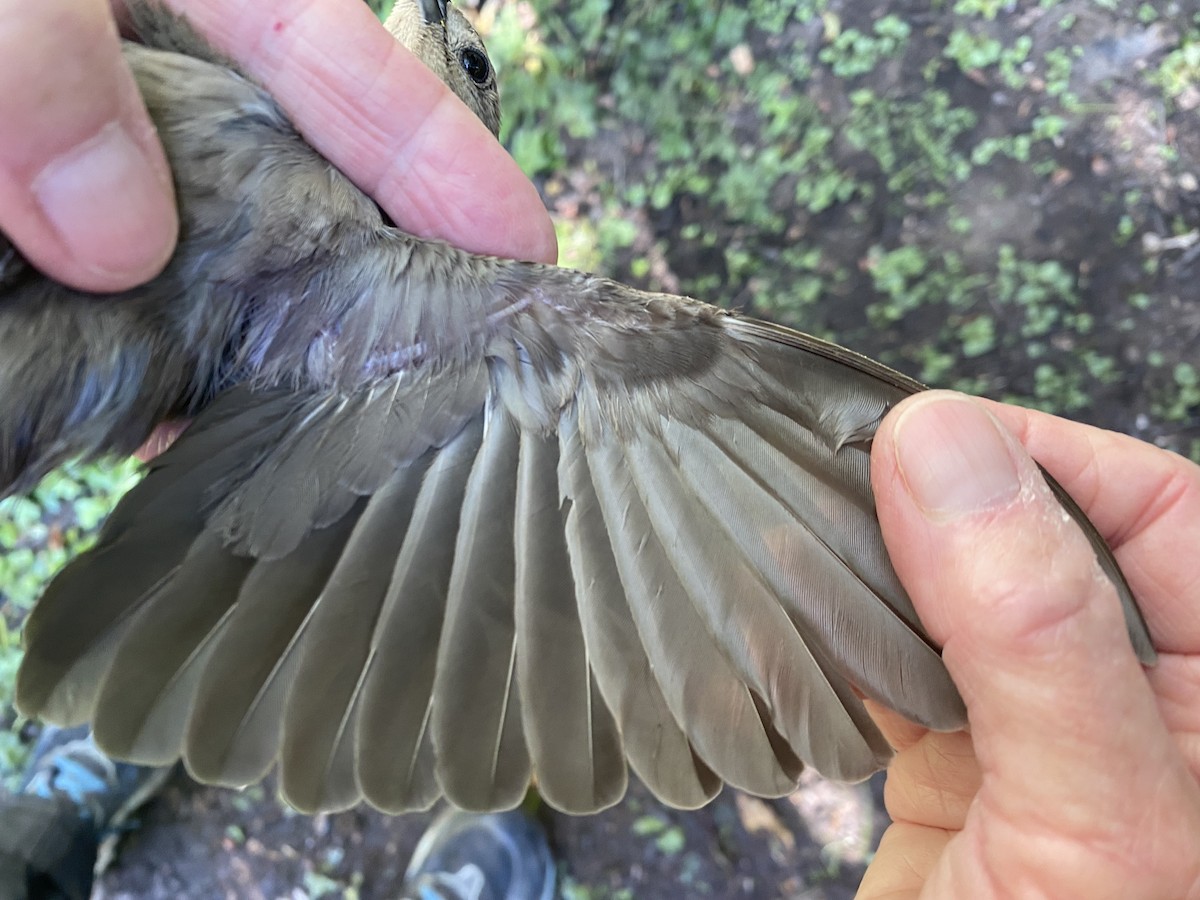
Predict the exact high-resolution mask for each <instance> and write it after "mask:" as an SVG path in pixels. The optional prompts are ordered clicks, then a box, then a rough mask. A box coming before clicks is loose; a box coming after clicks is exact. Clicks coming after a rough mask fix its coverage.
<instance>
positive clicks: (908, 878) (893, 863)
mask: <svg viewBox="0 0 1200 900" xmlns="http://www.w3.org/2000/svg"><path fill="white" fill-rule="evenodd" d="M952 836H953V835H952V834H950V833H949V832H946V831H942V830H941V829H940V828H928V827H925V826H922V825H912V824H910V823H907V822H901V823H896V824H894V825H891V826H889V827H888V830H887V831H885V832H884V833H883V838H882V839H881V840H880V842H879V849H878V850H877V851H875V859H874V860H873V861H872V862H871V865H870V866H869V867H868V868H867V871H866V874H865V875H864V876H863V880H862V884H861V885H859V888H858V893H857V894H855V895H854V896H855V900H883V898H886V900H905V898H908V897H917V896H919V895H920V894H921V890H922V888H923V887H924V886H925V882H926V881H927V880H928V878H929V874H930V872H932V871H933V868H934V866H935V865H937V861H938V860H939V859H940V858H941V856H942V853H943V852H944V851H945V849H946V844H948V843H949V842H950V838H951V837H952Z"/></svg>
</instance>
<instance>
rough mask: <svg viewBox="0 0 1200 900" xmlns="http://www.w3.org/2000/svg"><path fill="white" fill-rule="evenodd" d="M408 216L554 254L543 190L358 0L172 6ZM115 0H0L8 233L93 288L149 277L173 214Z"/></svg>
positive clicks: (2, 218) (402, 219)
mask: <svg viewBox="0 0 1200 900" xmlns="http://www.w3.org/2000/svg"><path fill="white" fill-rule="evenodd" d="M168 2H169V5H170V6H172V7H173V8H174V9H176V10H180V11H186V13H187V16H188V18H189V19H190V20H191V21H192V23H193V24H194V25H195V26H196V27H197V28H198V30H199V31H201V32H202V33H203V34H204V35H206V36H207V37H208V39H209V40H210V41H212V42H213V44H214V45H215V46H216V47H217V48H218V49H219V50H220V51H221V52H222V53H224V54H226V55H227V56H229V57H230V58H231V59H234V60H236V61H238V63H239V64H240V65H241V66H242V68H243V70H244V71H245V72H246V73H247V74H249V75H250V76H251V77H252V78H254V79H256V80H257V81H259V82H260V83H261V84H263V85H264V86H265V87H267V89H268V90H270V91H271V93H272V94H273V95H274V96H275V98H276V99H277V100H278V101H279V103H280V104H281V105H282V106H283V107H284V108H285V109H286V110H287V112H288V114H289V115H290V116H291V118H292V120H293V122H294V123H295V124H296V126H297V127H298V128H299V129H300V131H301V132H302V133H303V134H304V135H305V137H306V138H307V139H308V141H309V142H310V143H312V144H313V146H315V147H316V148H317V149H318V150H320V151H321V152H322V153H323V154H324V155H325V156H326V157H327V158H328V159H330V160H331V161H332V162H333V163H334V164H336V165H337V166H338V167H339V168H340V169H342V171H344V172H345V173H346V174H347V175H349V176H350V178H351V179H353V180H354V181H355V183H356V184H358V185H359V187H361V188H362V189H363V190H364V191H366V192H367V193H368V194H370V195H372V196H373V197H374V198H375V199H376V200H377V201H378V202H379V204H380V205H381V206H382V207H383V208H384V209H385V210H386V211H387V213H388V214H389V215H390V216H391V218H392V219H393V221H395V222H397V224H399V225H400V227H402V228H404V229H406V230H408V231H411V232H413V233H414V234H418V235H423V236H432V237H440V238H443V239H445V240H448V241H450V242H452V243H455V244H458V245H459V246H462V247H464V248H466V249H468V250H474V251H476V252H480V253H491V254H497V255H502V256H514V257H519V258H525V259H533V260H539V261H544V262H553V261H554V260H555V258H556V253H557V250H556V244H555V238H554V231H553V227H552V225H551V223H550V219H549V216H548V215H547V213H546V211H545V208H544V207H543V205H542V202H541V200H540V199H539V197H538V195H537V192H536V190H535V189H534V187H533V186H532V185H531V184H530V183H529V181H528V180H527V179H526V178H525V177H524V175H522V174H521V172H520V170H519V169H518V168H517V166H516V164H515V163H514V162H513V161H512V159H511V158H510V157H509V156H508V155H507V154H506V153H505V152H504V150H503V149H502V148H501V147H500V145H499V144H498V143H496V141H495V140H494V139H493V138H492V137H491V135H490V134H489V133H488V132H487V130H486V129H485V128H484V127H483V126H482V125H481V124H480V123H479V122H478V121H477V120H476V119H475V118H474V116H472V115H471V114H470V113H469V112H468V111H467V110H466V108H465V107H463V106H462V105H461V104H460V103H459V102H458V101H457V99H455V98H454V97H453V95H452V94H451V93H450V91H449V90H448V89H447V88H446V87H445V86H444V85H443V84H442V83H441V82H440V81H438V80H437V79H436V78H435V77H434V76H433V75H432V74H431V73H430V72H429V71H428V70H426V69H425V68H424V66H422V65H421V64H420V63H419V62H418V61H417V60H416V58H415V57H413V56H412V55H411V54H409V53H408V52H407V51H406V50H404V48H403V47H401V46H400V45H399V44H398V43H397V42H396V41H395V39H393V38H392V37H391V36H390V35H388V34H387V33H386V32H385V31H384V30H383V29H382V28H381V27H380V26H379V23H378V22H377V21H376V20H375V17H374V16H373V15H372V14H371V12H370V10H369V9H368V8H367V6H366V4H365V3H363V2H361V0H314V2H311V3H305V4H295V3H291V2H288V0H259V2H255V3H246V2H242V0H168ZM123 21H124V8H123V6H122V4H121V2H120V0H113V2H112V3H111V4H110V3H109V2H108V0H38V2H36V3H30V2H28V0H0V121H2V122H4V123H5V124H4V128H3V130H2V131H0V231H3V232H4V233H5V234H7V235H8V236H9V237H10V238H11V239H12V241H13V243H14V244H16V246H17V247H18V248H19V249H20V250H21V252H22V253H23V254H24V255H25V256H26V257H27V258H28V259H29V260H30V261H31V262H32V263H33V264H34V265H36V266H38V267H39V268H40V269H42V270H44V271H46V272H47V273H48V274H50V275H52V276H54V277H55V278H57V279H59V280H61V281H64V282H66V283H68V284H71V285H72V286H74V287H78V288H81V289H84V290H92V291H116V290H122V289H125V288H128V287H132V286H133V285H135V284H137V283H140V282H142V281H146V280H148V279H149V278H151V277H153V276H154V275H155V274H157V273H158V271H159V270H161V268H162V267H163V266H164V265H165V264H166V262H167V259H168V258H169V257H170V254H171V252H172V250H173V249H174V244H175V238H176V231H177V228H178V221H177V218H176V214H175V206H174V197H173V193H172V189H171V180H170V175H169V171H168V168H167V163H166V160H165V158H164V156H163V152H162V148H161V146H160V145H159V143H158V139H157V137H156V136H155V134H154V130H153V126H152V125H151V124H150V121H149V119H148V118H147V115H146V111H145V108H144V106H143V104H142V101H141V98H140V96H139V94H138V92H137V88H136V85H135V84H134V81H133V76H132V75H131V74H130V72H129V69H128V67H127V66H126V65H125V63H124V61H123V59H122V57H121V53H120V43H119V41H118V37H117V24H116V23H118V22H123Z"/></svg>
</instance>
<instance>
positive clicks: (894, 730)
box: [863, 697, 929, 753]
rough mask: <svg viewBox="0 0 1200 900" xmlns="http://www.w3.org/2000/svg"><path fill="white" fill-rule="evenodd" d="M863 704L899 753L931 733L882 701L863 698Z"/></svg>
mask: <svg viewBox="0 0 1200 900" xmlns="http://www.w3.org/2000/svg"><path fill="white" fill-rule="evenodd" d="M863 705H864V706H865V707H866V708H867V712H868V713H870V715H871V719H872V721H874V723H875V724H876V726H878V728H879V730H880V731H881V732H883V736H884V738H886V739H887V742H888V743H889V744H891V745H892V748H893V749H894V750H896V751H897V752H898V753H899V752H902V751H904V750H907V749H908V748H909V747H911V746H912V745H913V744H915V743H916V742H917V741H919V740H921V738H923V737H925V735H927V734H928V733H929V729H928V728H923V727H922V726H920V725H918V724H916V723H915V722H910V721H908V719H906V718H904V716H902V715H900V713H898V712H896V711H895V710H894V709H888V708H887V707H886V706H884V705H883V704H881V703H876V702H875V701H874V700H870V699H868V698H865V697H864V698H863Z"/></svg>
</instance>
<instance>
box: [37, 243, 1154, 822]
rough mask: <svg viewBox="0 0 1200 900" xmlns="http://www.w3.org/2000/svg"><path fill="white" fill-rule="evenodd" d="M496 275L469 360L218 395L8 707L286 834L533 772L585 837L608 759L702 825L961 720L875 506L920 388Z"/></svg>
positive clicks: (157, 471) (604, 286)
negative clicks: (216, 794)
mask: <svg viewBox="0 0 1200 900" xmlns="http://www.w3.org/2000/svg"><path fill="white" fill-rule="evenodd" d="M431 252H432V251H431ZM496 265H499V264H496ZM496 271H497V272H499V273H500V274H499V275H498V276H497V277H496V280H495V287H496V290H497V291H498V292H499V294H501V295H503V302H502V303H501V304H499V305H498V306H496V307H495V309H494V310H493V312H492V313H491V314H489V316H488V317H487V319H488V321H489V322H490V323H491V330H490V331H489V332H488V337H487V339H486V341H483V342H482V343H480V344H479V347H480V348H481V349H480V352H479V353H477V354H466V355H452V356H451V357H448V358H441V357H437V356H436V355H435V356H433V357H428V358H425V359H424V361H423V362H421V363H420V365H416V366H413V367H408V368H401V369H399V370H398V371H395V372H392V373H390V374H387V375H384V376H380V377H378V378H372V379H369V380H367V381H365V382H364V383H362V384H360V385H358V386H357V387H354V388H352V389H345V388H342V389H336V390H335V389H332V388H331V389H327V390H316V389H310V390H307V391H306V392H304V393H296V392H295V391H294V389H289V388H288V387H286V386H285V387H277V388H267V389H264V388H261V387H260V388H258V389H251V388H250V387H241V388H237V389H234V390H231V391H229V392H228V393H226V394H225V395H224V396H222V397H220V398H218V400H217V401H216V402H215V403H214V405H213V406H212V407H210V408H209V409H208V410H207V411H206V412H205V413H204V414H203V415H201V416H200V417H199V419H198V420H197V421H196V423H195V424H194V425H193V427H192V428H191V429H190V430H189V431H187V432H186V433H185V434H184V436H183V437H182V438H181V439H180V440H179V441H178V443H177V444H176V445H175V446H174V447H173V448H172V449H171V450H170V451H168V452H167V453H166V454H164V455H163V456H162V457H161V458H160V459H159V460H158V461H156V463H155V464H154V465H153V467H152V469H151V471H150V473H149V475H148V476H147V477H146V479H145V480H144V481H143V482H142V483H141V484H140V485H139V486H138V487H137V488H135V489H134V490H133V491H132V492H131V493H130V494H129V495H128V496H127V497H126V499H125V500H124V501H123V502H122V503H121V505H120V506H119V507H118V509H117V510H116V512H115V513H114V514H113V516H112V518H111V520H110V521H109V522H108V524H107V525H106V527H105V529H104V531H103V533H102V535H101V537H100V539H99V542H98V543H97V545H96V547H95V548H94V549H93V550H91V551H90V552H89V553H87V554H86V555H84V556H83V557H81V558H80V559H79V560H77V561H76V562H75V563H73V564H72V565H71V566H69V567H68V568H67V569H66V570H65V571H64V573H63V574H62V575H60V576H59V578H58V579H57V580H56V581H55V582H54V583H53V584H52V585H51V587H50V589H49V590H48V592H47V594H46V596H45V597H44V598H43V599H42V600H41V601H40V603H39V604H38V607H37V608H36V610H35V611H34V613H33V615H32V616H31V618H30V619H29V622H28V624H27V627H26V635H27V641H28V651H27V655H26V659H25V662H24V665H23V667H22V670H21V673H20V678H19V681H18V700H19V703H20V705H21V707H22V709H23V710H25V711H26V712H28V713H30V714H37V715H44V716H47V717H50V718H55V719H58V720H62V721H67V722H73V721H79V720H84V719H88V718H91V719H93V721H94V723H95V729H96V736H97V740H98V741H99V742H100V743H101V745H102V746H103V747H105V749H107V750H108V751H109V752H111V753H113V754H114V755H117V756H121V757H127V758H131V759H134V760H139V761H143V762H148V763H162V762H166V761H168V760H170V759H174V758H176V757H178V756H182V757H183V758H184V760H185V761H186V762H187V764H188V766H189V767H190V769H191V770H192V772H193V773H194V774H196V775H197V776H198V777H199V778H201V779H202V780H205V781H211V782H217V783H222V784H235V785H240V784H246V783H248V782H251V781H254V780H256V779H257V778H259V777H260V776H261V775H262V774H264V773H265V772H266V771H267V770H268V768H269V767H270V766H271V765H272V764H273V763H274V762H276V761H278V762H279V763H280V767H281V780H282V786H283V791H284V794H285V796H286V797H287V799H288V800H289V801H291V802H292V803H293V804H295V805H296V806H297V807H299V808H300V809H303V810H316V809H332V808H341V807H346V806H349V805H352V804H354V803H356V802H358V801H359V800H360V799H363V798H365V799H366V800H367V801H369V802H370V803H372V804H373V805H375V806H378V807H380V808H382V809H385V810H391V811H399V810H405V809H413V808H421V807H425V806H428V805H429V804H430V803H432V802H433V801H434V800H435V799H436V798H438V797H439V796H442V795H445V796H446V797H448V798H449V799H450V800H451V801H452V802H454V803H455V804H457V805H459V806H461V807H464V808H469V809H496V808H502V807H508V806H512V805H515V804H516V803H518V802H519V801H520V799H521V797H522V796H523V794H524V792H525V790H526V789H527V787H528V785H529V783H530V779H531V777H532V778H533V779H535V780H536V782H537V784H538V787H539V789H540V791H541V792H542V794H543V795H544V796H545V798H546V799H547V800H548V801H549V802H550V803H552V804H553V805H555V806H557V807H559V808H561V809H564V810H568V811H572V812H588V811H593V810H597V809H601V808H603V807H605V806H608V805H610V804H612V803H614V802H616V800H618V799H619V798H620V797H621V796H622V794H623V792H624V789H625V785H626V778H627V775H626V764H627V763H628V765H630V766H632V768H633V769H634V771H635V772H636V773H637V774H638V775H639V776H640V777H641V778H642V779H643V780H644V781H645V782H646V784H647V785H648V786H649V787H650V789H651V790H652V791H654V792H655V793H656V794H657V795H658V796H659V797H661V798H662V799H663V800H665V801H667V802H668V803H672V804H674V805H677V806H682V807H694V806H697V805H699V804H702V803H704V802H705V801H706V800H708V799H709V798H711V797H712V796H713V795H714V794H715V792H716V791H717V790H718V789H719V786H720V784H721V782H722V781H727V782H729V783H730V784H733V785H735V786H737V787H739V788H743V789H746V790H749V791H752V792H755V793H758V794H763V795H779V794H783V793H785V792H787V791H789V790H791V789H792V788H793V786H794V785H795V783H796V780H797V777H798V775H799V772H800V770H801V767H802V765H803V764H811V765H813V766H814V767H815V768H817V769H818V770H819V771H820V772H822V773H823V774H825V775H828V776H831V777H837V778H843V779H849V780H854V779H861V778H863V777H865V776H867V775H868V774H870V773H871V772H872V771H874V770H876V769H877V768H879V767H880V766H882V765H883V764H885V762H886V760H887V759H888V758H889V755H890V752H891V751H890V748H889V747H888V745H887V743H886V742H885V740H884V739H883V737H882V735H881V734H880V733H879V731H878V730H877V729H876V728H875V726H874V725H873V723H872V722H871V720H870V719H869V717H868V716H867V714H866V711H865V709H864V707H863V705H862V703H861V702H860V700H859V695H860V693H861V694H865V695H866V696H869V697H872V698H876V699H878V700H881V701H882V702H884V703H886V704H887V705H889V706H891V707H893V708H895V709H897V710H899V711H900V712H902V713H903V714H905V715H906V716H908V717H910V718H912V719H914V720H915V721H917V722H920V723H921V724H923V725H926V726H929V727H932V728H937V729H952V728H956V727H959V726H961V725H962V724H963V723H964V719H965V714H964V709H963V705H962V702H961V700H960V698H959V695H958V693H957V691H956V690H955V688H954V685H953V684H952V683H951V681H950V679H949V677H948V675H947V673H946V670H945V668H944V666H943V664H942V661H941V658H940V656H939V653H938V650H937V648H935V647H934V646H932V645H931V643H930V641H929V639H928V637H927V636H926V634H925V633H924V631H923V630H922V628H921V625H920V623H919V622H918V620H917V617H916V615H915V613H914V610H913V607H912V605H911V603H910V601H909V599H908V597H907V596H906V595H905V593H904V591H903V589H902V588H901V586H900V584H899V582H898V580H897V578H896V575H895V573H894V572H893V570H892V568H891V565H890V563H889V561H888V558H887V555H886V552H885V550H884V546H883V542H882V539H881V536H880V530H879V524H878V522H877V520H876V517H875V510H874V502H873V498H872V495H871V492H870V484H869V472H868V463H869V444H870V441H871V438H872V436H873V434H874V432H875V429H876V427H877V425H878V423H879V421H880V420H881V418H882V417H883V415H884V414H885V412H886V411H887V410H888V408H889V407H890V406H891V405H893V404H894V403H895V402H897V401H898V400H899V399H901V398H902V397H904V396H905V395H907V394H909V393H912V392H913V391H914V390H917V389H919V387H920V386H919V385H917V384H916V383H915V382H912V381H910V380H908V379H906V378H904V377H903V376H900V375H898V374H897V373H894V372H892V371H891V370H889V369H887V368H885V367H883V366H881V365H879V364H877V363H873V362H871V361H869V360H865V359H863V358H861V357H858V356H857V355H855V354H852V353H850V352H849V351H845V350H843V349H841V348H837V347H834V346H832V345H829V344H825V343H823V342H820V341H817V340H816V339H813V338H810V337H807V336H805V335H801V334H798V333H796V332H792V331H789V330H786V329H782V328H778V327H775V326H771V325H767V324H765V323H761V322H755V321H753V320H748V319H740V318H737V317H732V316H726V315H723V314H721V313H719V312H718V311H716V310H714V309H713V308H711V307H707V306H704V305H702V304H698V303H695V302H692V301H682V300H680V299H679V298H669V297H662V296H658V295H648V294H640V293H638V292H635V291H632V290H631V289H628V288H624V287H621V286H619V285H614V284H612V283H611V282H605V281H603V280H600V279H593V278H585V277H583V276H579V275H577V274H575V273H569V272H566V271H565V270H555V269H546V268H541V267H532V266H523V265H520V264H512V265H511V266H510V267H509V268H499V269H497V270H496ZM506 273H507V274H506ZM513 273H515V274H513ZM426 288H428V283H427V284H426ZM417 293H419V291H418V292H417ZM405 296H406V298H407V299H408V301H409V302H417V301H416V299H415V294H414V293H413V292H412V291H410V292H409V294H406V295H405ZM429 296H430V295H429V294H428V292H427V294H426V299H427V301H428V298H429ZM447 302H448V301H447ZM410 358H415V357H413V356H412V354H410ZM1074 512H1075V513H1076V514H1077V517H1078V515H1079V514H1078V511H1077V510H1074ZM1093 534H1094V532H1093ZM1101 546H1102V542H1101ZM1104 552H1105V553H1107V551H1106V550H1105V551H1104ZM1113 571H1114V572H1115V571H1116V570H1115V568H1114V569H1113ZM1117 577H1119V572H1118V573H1117ZM1124 596H1125V599H1126V602H1127V604H1129V605H1132V600H1131V599H1130V598H1128V594H1127V592H1126V594H1125V595H1124ZM1133 608H1134V610H1135V612H1134V616H1135V617H1136V607H1133ZM1137 622H1138V623H1140V619H1138V620H1137ZM1131 630H1133V631H1135V632H1136V631H1137V627H1135V624H1131ZM1140 635H1141V637H1142V638H1143V639H1144V627H1142V630H1141V633H1140ZM1147 646H1148V644H1147Z"/></svg>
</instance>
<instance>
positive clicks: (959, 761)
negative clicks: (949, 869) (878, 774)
mask: <svg viewBox="0 0 1200 900" xmlns="http://www.w3.org/2000/svg"><path fill="white" fill-rule="evenodd" d="M981 780H982V775H981V774H980V771H979V761H978V760H977V759H976V758H975V749H974V746H973V745H972V743H971V736H970V735H969V734H967V733H966V732H963V731H956V732H953V733H951V734H939V733H938V732H935V731H931V732H927V733H926V734H925V736H924V737H923V738H921V740H919V741H917V742H916V743H915V744H913V745H912V746H910V747H908V748H907V749H905V750H902V751H901V752H900V753H897V754H896V758H895V759H893V760H892V764H891V765H890V766H888V773H887V783H886V785H885V787H884V794H883V798H884V803H885V805H886V806H887V811H888V815H889V816H891V818H892V821H894V822H912V823H915V824H918V825H929V826H932V827H934V828H943V829H952V830H955V831H957V830H961V829H962V827H963V824H964V823H965V822H966V819H967V810H968V809H969V808H970V806H971V801H972V800H974V799H975V794H976V793H978V791H979V785H980V782H981Z"/></svg>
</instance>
